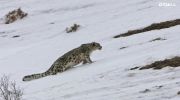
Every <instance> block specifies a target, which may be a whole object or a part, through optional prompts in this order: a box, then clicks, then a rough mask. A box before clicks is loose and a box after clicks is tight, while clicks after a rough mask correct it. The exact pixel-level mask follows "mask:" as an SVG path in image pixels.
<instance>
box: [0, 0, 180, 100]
mask: <svg viewBox="0 0 180 100" xmlns="http://www.w3.org/2000/svg"><path fill="white" fill-rule="evenodd" d="M161 2H171V3H174V4H176V6H169V7H160V6H158V4H159V3H161ZM19 7H21V8H22V10H23V11H25V12H27V13H28V17H26V18H24V19H22V20H18V21H16V22H14V23H12V24H3V17H4V15H5V14H7V13H8V12H9V11H11V10H13V9H17V8H19ZM179 9H180V1H179V0H169V1H168V0H0V18H1V19H0V55H1V56H0V69H1V70H0V76H2V75H3V74H7V75H10V76H11V79H13V80H16V81H17V83H18V84H19V85H20V86H21V87H23V88H24V95H23V100H179V99H180V96H178V95H177V92H178V91H180V89H179V87H180V77H179V76H180V73H179V72H180V68H178V67H177V68H169V67H168V68H164V69H162V70H152V69H148V70H132V71H130V70H128V69H130V68H133V67H135V66H141V65H146V64H149V63H152V62H153V61H156V60H163V59H165V58H171V57H174V56H180V26H174V27H171V28H167V29H162V30H155V31H149V32H144V33H141V34H136V35H132V36H128V37H122V38H117V39H114V38H112V37H113V36H115V35H117V34H120V33H123V32H126V31H128V30H132V29H137V28H141V27H145V26H147V25H150V24H152V23H155V22H162V21H167V20H173V19H179V18H180V12H179ZM74 23H77V24H80V25H81V26H82V27H81V28H80V30H78V31H77V32H74V33H69V34H67V33H66V32H65V28H66V27H69V26H71V25H73V24H74ZM14 35H20V37H18V38H12V37H13V36H14ZM158 37H161V38H165V39H166V40H164V41H154V42H148V41H150V40H152V39H155V38H158ZM92 41H96V42H99V43H100V44H101V45H102V46H103V48H102V50H101V51H96V52H94V53H93V54H92V56H91V58H92V60H93V61H94V63H92V64H87V65H79V66H76V67H75V68H73V69H70V70H68V71H66V72H63V73H60V74H58V75H55V76H48V77H45V78H41V79H37V80H34V81H30V82H23V81H22V77H23V76H25V75H29V74H34V73H40V72H44V71H46V70H47V69H48V68H49V67H50V66H51V64H52V63H53V62H54V61H55V60H56V59H57V58H58V57H60V56H61V55H63V54H64V53H66V52H67V51H69V50H71V49H73V48H75V47H78V46H79V45H81V44H83V43H88V42H92ZM121 47H128V48H125V49H120V48H121ZM159 86H163V87H160V88H159ZM146 89H149V90H150V91H149V92H147V93H143V91H144V90H146Z"/></svg>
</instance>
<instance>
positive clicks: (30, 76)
mask: <svg viewBox="0 0 180 100" xmlns="http://www.w3.org/2000/svg"><path fill="white" fill-rule="evenodd" d="M48 75H51V74H50V72H49V71H46V72H44V73H39V74H32V75H27V76H24V77H23V81H31V80H35V79H39V78H42V77H46V76H48Z"/></svg>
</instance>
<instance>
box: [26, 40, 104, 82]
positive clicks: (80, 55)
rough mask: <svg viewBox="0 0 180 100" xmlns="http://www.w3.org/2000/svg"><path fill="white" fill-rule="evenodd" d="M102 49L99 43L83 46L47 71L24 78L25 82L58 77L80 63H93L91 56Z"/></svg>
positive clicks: (56, 62) (72, 51) (68, 53)
mask: <svg viewBox="0 0 180 100" xmlns="http://www.w3.org/2000/svg"><path fill="white" fill-rule="evenodd" d="M101 49H102V46H101V45H100V44H99V43H97V42H91V43H87V44H82V45H81V46H79V47H77V48H75V49H73V50H71V51H69V52H67V53H65V54H64V55H62V56H61V57H59V58H58V59H57V60H56V61H55V62H54V63H53V64H52V65H51V67H50V68H49V69H48V70H47V71H45V72H43V73H38V74H32V75H27V76H24V77H23V81H31V80H34V79H39V78H42V77H46V76H49V75H56V74H57V73H61V72H64V71H66V70H67V69H69V68H72V67H74V66H76V65H78V64H80V63H83V64H86V63H92V60H91V59H90V54H91V53H92V52H93V51H95V50H101Z"/></svg>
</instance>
